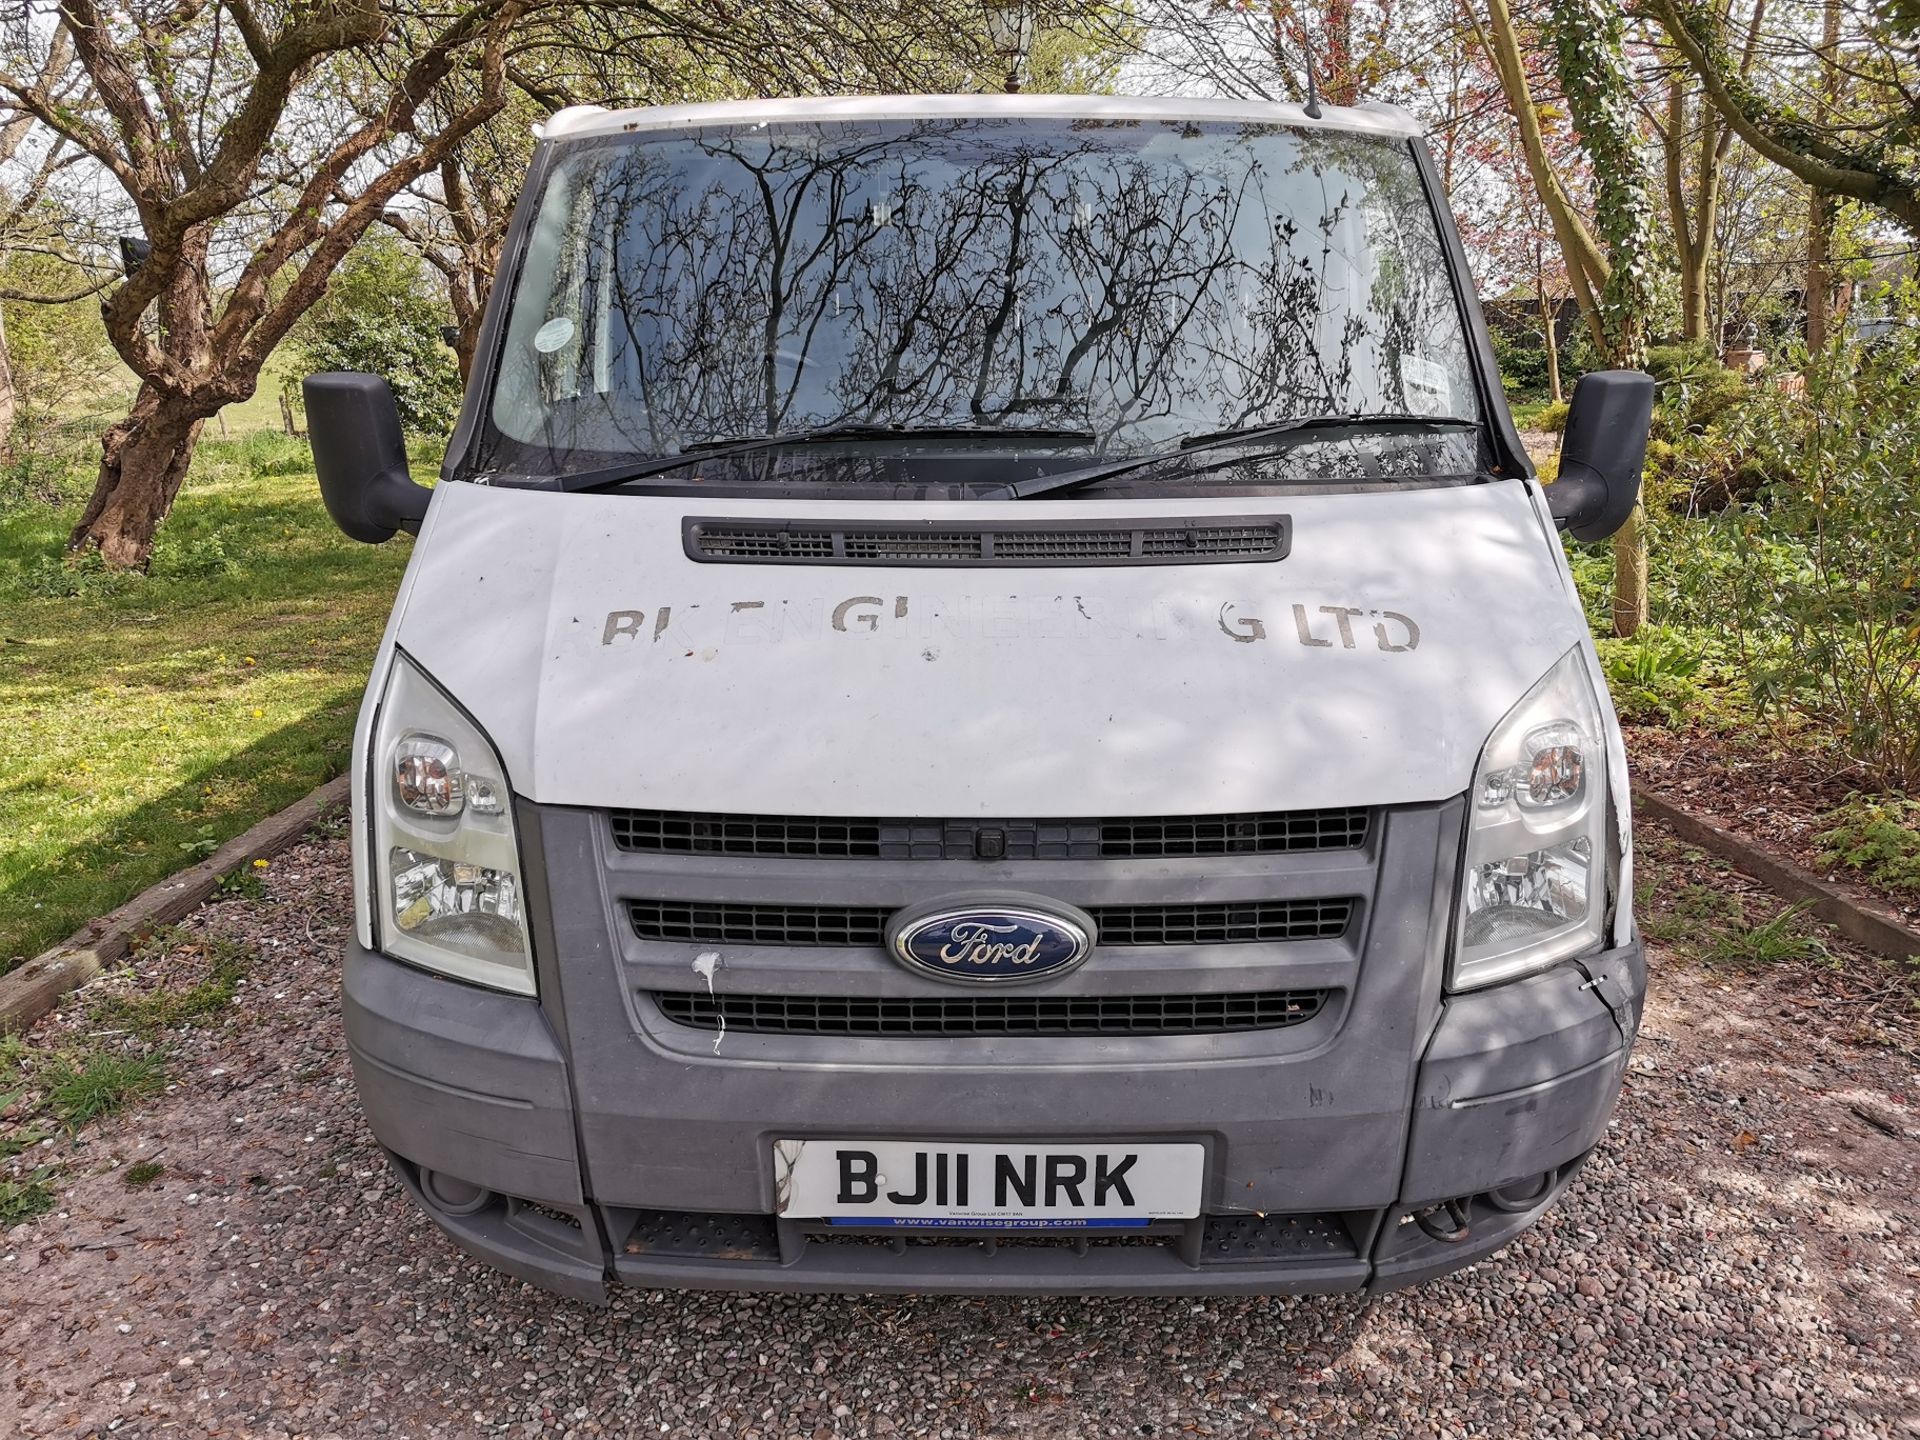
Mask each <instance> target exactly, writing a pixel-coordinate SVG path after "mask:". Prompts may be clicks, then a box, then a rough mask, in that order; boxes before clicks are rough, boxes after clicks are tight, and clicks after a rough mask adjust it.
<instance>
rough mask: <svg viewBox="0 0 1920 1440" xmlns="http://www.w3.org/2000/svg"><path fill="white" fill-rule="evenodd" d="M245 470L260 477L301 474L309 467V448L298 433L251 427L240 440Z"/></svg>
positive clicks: (311, 462) (310, 457)
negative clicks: (251, 429) (291, 433)
mask: <svg viewBox="0 0 1920 1440" xmlns="http://www.w3.org/2000/svg"><path fill="white" fill-rule="evenodd" d="M240 453H241V456H242V458H243V459H244V460H245V462H246V466H247V469H248V470H250V471H251V472H252V473H253V474H255V475H258V476H261V477H262V478H264V477H266V476H269V475H305V474H309V473H311V471H312V470H313V451H312V450H310V449H308V448H307V442H306V440H305V439H304V438H303V437H301V436H298V435H287V434H283V433H282V432H281V431H278V430H255V431H253V432H251V433H250V434H248V435H247V437H246V438H245V439H243V440H242V441H241V442H240Z"/></svg>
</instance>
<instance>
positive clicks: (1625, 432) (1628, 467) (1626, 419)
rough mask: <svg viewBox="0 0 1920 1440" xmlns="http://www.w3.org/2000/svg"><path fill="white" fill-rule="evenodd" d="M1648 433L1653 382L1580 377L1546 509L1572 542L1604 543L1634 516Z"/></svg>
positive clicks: (1620, 375) (1626, 376)
mask: <svg viewBox="0 0 1920 1440" xmlns="http://www.w3.org/2000/svg"><path fill="white" fill-rule="evenodd" d="M1652 428H1653V377H1652V376H1651V375H1647V374H1643V373H1642V372H1641V371H1638V370H1596V371H1594V372H1592V373H1591V374H1588V375H1582V376H1581V377H1580V380H1579V383H1578V384H1576V385H1575V386H1574V387H1573V403H1572V404H1571V405H1570V406H1568V407H1567V432H1566V434H1565V435H1564V436H1563V437H1562V438H1561V442H1560V474H1559V476H1558V477H1557V478H1556V479H1555V480H1554V482H1553V483H1552V484H1551V485H1549V486H1547V508H1548V510H1550V511H1551V512H1552V514H1553V518H1554V519H1555V520H1557V521H1559V522H1560V524H1561V526H1562V528H1564V529H1565V530H1567V531H1568V532H1569V533H1570V534H1571V535H1572V536H1573V538H1574V539H1576V540H1588V541H1591V540H1604V539H1606V538H1607V537H1608V536H1609V535H1611V534H1613V533H1614V531H1616V530H1618V529H1619V528H1620V527H1621V526H1622V525H1624V524H1626V523H1627V517H1628V516H1629V515H1631V514H1632V513H1633V507H1634V506H1635V505H1636V504H1637V503H1638V502H1639V499H1640V472H1641V471H1642V470H1643V469H1644V468H1645V467H1646V463H1647V437H1648V435H1649V434H1650V433H1651V431H1652Z"/></svg>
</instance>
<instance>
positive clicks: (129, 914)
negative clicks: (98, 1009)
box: [0, 775, 347, 1035]
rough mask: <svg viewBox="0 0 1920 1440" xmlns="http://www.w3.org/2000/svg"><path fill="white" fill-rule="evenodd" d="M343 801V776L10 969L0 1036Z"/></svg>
mask: <svg viewBox="0 0 1920 1440" xmlns="http://www.w3.org/2000/svg"><path fill="white" fill-rule="evenodd" d="M346 801H347V777H346V776H344V775H341V776H339V777H337V778H336V779H333V780H329V781H328V782H327V783H326V784H324V785H322V786H321V787H320V788H319V789H317V790H315V791H313V792H312V793H311V794H309V795H307V796H306V797H305V798H304V799H301V800H296V801H295V802H294V803H293V804H291V805H289V806H288V807H287V808H286V809H284V810H282V811H280V812H278V813H277V814H274V815H269V816H268V817H267V818H266V819H265V820H262V821H261V822H260V823H259V824H258V825H255V826H254V827H253V828H252V829H251V830H248V831H247V832H246V833H245V834H243V835H238V836H235V837H234V838H233V839H232V840H229V841H228V842H227V843H226V844H224V845H222V846H221V847H220V848H219V849H218V850H216V851H214V852H213V854H211V855H209V856H208V857H207V858H206V859H205V860H202V861H201V862H200V863H199V864H197V865H195V866H192V867H191V868H190V869H186V870H182V871H180V872H179V873H178V874H176V875H170V876H168V877H167V878H166V879H165V880H162V881H161V882H160V883H159V884H158V885H154V886H151V887H149V888H148V889H146V890H143V891H141V892H140V893H139V894H138V895H136V896H134V897H133V899H131V900H129V901H128V902H127V903H126V904H124V905H122V906H121V907H120V908H119V909H118V910H113V911H110V912H109V913H107V914H105V915H103V916H101V917H100V918H99V919H97V920H93V921H90V922H88V923H87V924H86V925H84V926H82V927H81V928H80V929H79V930H78V931H76V932H75V933H74V934H72V935H70V936H68V937H67V939H66V940H64V941H63V942H62V943H60V944H58V945H56V946H54V947H53V948H52V949H51V950H45V951H42V952H41V953H40V954H38V955H36V956H34V958H33V959H31V960H29V961H28V962H27V963H26V964H24V965H22V966H21V967H20V968H19V969H18V970H13V971H10V972H8V973H7V974H5V975H0V1035H5V1034H7V1033H9V1032H11V1031H20V1030H25V1029H27V1028H28V1027H29V1026H31V1025H32V1024H33V1023H34V1022H35V1021H36V1020H38V1019H39V1018H40V1017H41V1016H43V1015H45V1014H46V1013H47V1012H48V1011H50V1010H52V1009H53V1008H54V1007H55V1006H56V1005H58V1004H59V1003H60V997H61V996H63V995H65V994H66V993H67V992H68V991H70V990H74V989H77V988H78V987H79V986H81V985H84V984H86V983H87V981H89V980H91V979H92V978H93V977H94V976H96V975H98V974H99V973H100V972H101V971H102V970H104V969H106V968H107V967H108V966H109V965H113V964H116V963H118V962H119V961H120V960H122V959H124V958H125V957H126V954H127V952H128V951H129V950H130V949H132V948H133V946H134V944H135V943H136V942H137V941H139V940H142V939H145V938H146V937H147V936H148V935H151V934H152V933H153V932H154V931H156V930H158V929H160V928H162V927H163V926H167V925H171V924H173V922H174V921H176V920H181V919H184V918H186V916H187V915H188V913H189V912H191V911H192V910H193V909H194V908H195V907H196V906H198V905H199V904H200V903H201V902H202V901H203V900H205V899H206V898H207V897H208V896H209V895H211V894H213V892H214V891H215V890H216V889H217V888H218V887H219V884H220V880H221V877H222V876H224V875H229V874H231V873H232V872H233V871H235V870H237V869H239V868H240V867H241V866H243V865H245V864H247V863H248V862H249V861H253V860H269V859H272V858H273V857H274V856H275V855H278V854H279V853H280V852H281V851H283V850H287V849H290V848H291V847H292V846H293V845H295V844H296V843H297V842H298V841H299V840H300V838H301V837H302V836H304V835H305V834H306V833H307V832H308V831H309V830H311V829H312V828H313V826H314V824H315V822H317V821H318V820H319V819H320V818H321V817H322V816H324V815H325V814H326V813H327V812H328V811H330V810H334V809H337V808H339V807H340V806H342V805H344V804H346Z"/></svg>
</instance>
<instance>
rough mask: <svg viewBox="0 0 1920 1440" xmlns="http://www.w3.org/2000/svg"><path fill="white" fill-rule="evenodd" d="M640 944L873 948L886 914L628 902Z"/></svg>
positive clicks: (856, 908)
mask: <svg viewBox="0 0 1920 1440" xmlns="http://www.w3.org/2000/svg"><path fill="white" fill-rule="evenodd" d="M627 912H628V914H629V915H630V916H631V917H632V919H633V933H634V934H636V935H638V936H639V937H640V938H641V939H642V940H668V941H683V942H685V943H687V944H690V945H878V944H880V943H882V942H883V941H884V940H885V939H886V933H887V919H888V917H889V916H890V915H892V913H893V912H892V911H891V910H887V909H884V908H882V907H879V906H865V905H710V904H706V903H703V902H700V901H685V900H629V901H628V902H627Z"/></svg>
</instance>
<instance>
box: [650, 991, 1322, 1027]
mask: <svg viewBox="0 0 1920 1440" xmlns="http://www.w3.org/2000/svg"><path fill="white" fill-rule="evenodd" d="M652 997H653V1002H654V1003H655V1004H656V1005H658V1006H659V1007H660V1009H661V1011H662V1012H663V1013H664V1014H665V1015H666V1017H667V1018H668V1019H669V1020H671V1021H673V1022H674V1023H675V1024H678V1025H689V1026H693V1027H694V1028H696V1029H700V1030H718V1029H720V1028H721V1022H722V1021H725V1028H727V1029H728V1030H737V1031H740V1032H742V1033H745V1034H756V1035H872V1036H881V1037H886V1038H891V1039H914V1038H918V1037H926V1038H953V1037H965V1036H994V1035H1225V1034H1231V1033H1233V1032H1236V1031H1243V1030H1283V1029H1285V1028H1287V1027H1288V1026H1290V1025H1301V1024H1304V1023H1306V1022H1307V1021H1309V1020H1311V1019H1313V1017H1314V1016H1316V1015H1318V1014H1319V1013H1320V1011H1321V1009H1322V1007H1323V1006H1325V1004H1326V1001H1327V992H1326V991H1324V990H1256V991H1248V992H1244V993H1240V994H1232V995H1073V996H1067V995H1048V996H1034V995H979V996H973V995H966V996H952V997H948V996H944V995H943V996H938V997H933V998H925V999H923V998H918V997H915V998H910V999H901V998H883V997H879V996H862V995H737V994H722V995H710V994H708V993H707V992H706V991H704V990H685V991H659V990H656V991H653V992H652Z"/></svg>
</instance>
